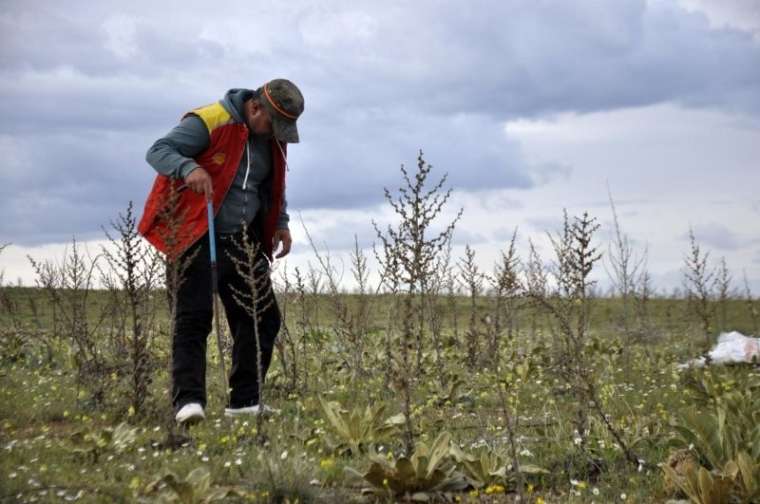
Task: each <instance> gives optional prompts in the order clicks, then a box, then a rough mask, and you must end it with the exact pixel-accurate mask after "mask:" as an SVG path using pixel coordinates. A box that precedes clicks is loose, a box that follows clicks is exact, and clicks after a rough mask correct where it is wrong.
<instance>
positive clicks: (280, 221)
mask: <svg viewBox="0 0 760 504" xmlns="http://www.w3.org/2000/svg"><path fill="white" fill-rule="evenodd" d="M289 222H290V215H288V200H287V198H286V197H285V192H284V191H283V193H282V209H281V210H280V215H279V217H277V226H276V229H289V228H288V223H289Z"/></svg>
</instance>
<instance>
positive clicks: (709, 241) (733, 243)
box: [681, 222, 760, 250]
mask: <svg viewBox="0 0 760 504" xmlns="http://www.w3.org/2000/svg"><path fill="white" fill-rule="evenodd" d="M694 237H695V238H696V240H697V243H701V244H704V245H707V246H709V247H713V248H716V249H719V250H739V249H742V248H744V247H748V246H751V245H755V244H758V243H760V236H742V235H740V234H737V233H736V232H734V231H732V230H731V229H729V228H728V227H727V226H725V225H723V224H720V223H717V222H711V223H705V224H699V225H697V226H694ZM681 239H682V240H688V239H689V234H688V233H684V234H683V235H682V236H681Z"/></svg>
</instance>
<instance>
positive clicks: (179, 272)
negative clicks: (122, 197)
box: [158, 184, 200, 448]
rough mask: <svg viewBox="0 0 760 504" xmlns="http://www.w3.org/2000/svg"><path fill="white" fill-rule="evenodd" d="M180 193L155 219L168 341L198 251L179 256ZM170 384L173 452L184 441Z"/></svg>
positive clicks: (173, 192) (173, 191)
mask: <svg viewBox="0 0 760 504" xmlns="http://www.w3.org/2000/svg"><path fill="white" fill-rule="evenodd" d="M180 196H181V192H180V191H178V190H177V187H176V186H175V185H174V184H172V185H171V187H170V189H169V193H168V195H167V197H166V201H165V202H164V205H163V207H162V208H161V210H160V211H159V219H161V221H162V222H164V223H165V226H161V227H159V228H158V229H159V235H160V239H161V240H162V241H163V242H164V243H165V244H166V251H167V252H166V254H165V255H163V256H161V259H162V265H163V268H164V272H165V275H164V278H165V281H164V282H165V285H164V286H165V288H166V300H167V303H168V307H169V337H170V338H171V339H172V341H173V340H174V338H175V333H176V330H177V328H176V319H177V317H176V315H177V307H178V293H179V289H180V287H182V285H183V284H184V283H185V278H186V273H187V269H188V268H189V267H190V264H192V262H193V260H194V259H195V257H196V255H197V254H198V252H199V250H200V249H199V248H196V249H195V250H193V251H192V252H190V253H189V254H188V253H186V254H182V252H183V250H182V249H181V248H180V244H181V243H183V242H184V240H185V238H186V236H185V234H184V232H183V226H182V222H183V221H184V220H185V213H183V212H182V211H180V210H179V202H180ZM169 348H170V351H169V356H168V365H167V366H166V368H167V369H171V366H172V363H173V361H174V345H173V344H172V345H170V347H169ZM169 376H170V380H172V381H171V383H170V384H169V387H168V389H167V394H168V397H167V401H166V404H167V408H166V411H165V414H164V415H163V418H164V426H165V427H166V432H167V440H166V444H167V446H169V447H172V448H177V447H179V446H181V445H182V444H183V442H185V441H186V438H185V437H184V436H181V435H178V434H177V433H176V431H175V428H176V423H175V421H174V412H173V407H172V406H171V405H172V394H173V393H174V381H173V379H174V378H173V376H172V373H169Z"/></svg>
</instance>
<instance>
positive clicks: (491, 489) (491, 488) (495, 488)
mask: <svg viewBox="0 0 760 504" xmlns="http://www.w3.org/2000/svg"><path fill="white" fill-rule="evenodd" d="M499 493H504V487H503V486H501V485H496V484H494V485H488V487H487V488H486V495H491V494H499Z"/></svg>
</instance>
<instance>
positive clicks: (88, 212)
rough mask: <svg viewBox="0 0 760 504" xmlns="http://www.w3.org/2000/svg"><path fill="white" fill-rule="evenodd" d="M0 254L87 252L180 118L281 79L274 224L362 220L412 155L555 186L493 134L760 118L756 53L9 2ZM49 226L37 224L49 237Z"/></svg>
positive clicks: (500, 28) (665, 17) (634, 1)
mask: <svg viewBox="0 0 760 504" xmlns="http://www.w3.org/2000/svg"><path fill="white" fill-rule="evenodd" d="M0 44H2V50H1V51H0V153H2V154H3V158H4V160H5V164H4V165H3V166H0V174H2V179H3V185H2V187H0V195H2V196H3V201H2V202H1V203H0V211H2V212H3V214H4V215H5V216H7V218H6V219H4V221H3V223H2V224H0V234H2V235H3V236H6V237H7V238H8V239H10V240H12V241H14V242H20V243H40V242H44V241H48V240H58V239H60V238H62V237H68V236H69V235H70V234H73V233H75V234H77V235H83V234H85V233H95V232H97V229H98V227H99V226H100V225H102V224H104V223H106V222H107V221H108V219H110V218H112V217H114V216H115V215H116V213H117V212H118V211H119V210H120V209H122V208H123V207H124V206H125V205H126V201H128V200H130V199H131V200H135V202H136V203H137V206H138V208H139V207H140V205H141V204H142V202H143V201H144V197H145V195H146V193H147V191H148V189H149V186H150V180H151V179H152V176H153V172H152V170H151V169H150V168H149V167H147V166H146V165H145V163H144V160H143V156H144V152H145V150H146V149H147V148H148V146H149V145H150V144H151V143H152V141H153V140H155V138H156V137H158V136H160V135H161V134H163V133H164V132H165V131H168V130H169V129H170V128H171V126H173V124H174V122H175V121H176V120H177V119H178V118H179V117H180V116H181V114H182V113H183V112H184V111H186V110H187V109H190V108H193V107H195V106H198V105H202V104H204V103H208V102H210V101H213V100H216V99H218V98H220V97H221V94H222V93H223V92H224V91H225V90H226V89H227V88H230V87H235V86H241V85H242V86H249V87H254V86H256V85H258V84H260V83H261V82H263V81H264V80H266V79H268V78H271V77H276V76H287V77H289V78H291V79H292V80H294V81H295V82H297V83H298V84H299V85H300V86H301V88H302V89H303V91H304V94H305V95H306V97H307V111H306V113H305V115H304V117H303V118H302V119H301V120H300V121H299V123H300V127H301V131H302V138H303V139H304V141H303V143H302V144H300V145H298V146H294V147H293V148H292V150H291V167H292V169H291V172H290V175H289V193H288V196H289V200H290V204H291V208H293V209H298V208H300V209H309V208H366V207H370V206H372V205H374V204H377V203H379V202H380V201H381V200H382V187H384V186H388V187H389V188H393V187H395V186H396V185H397V184H398V181H399V176H398V166H399V164H400V163H405V164H406V165H407V166H409V167H412V166H413V164H414V157H415V154H416V152H417V150H418V149H419V148H422V149H423V150H424V151H425V154H426V159H427V160H428V161H429V162H431V163H432V164H433V165H434V166H435V171H434V174H438V175H440V174H442V173H444V172H448V173H449V174H450V178H449V181H450V184H451V185H452V186H454V187H455V188H457V189H459V190H469V191H479V190H482V189H490V188H500V187H501V188H509V187H511V188H522V189H528V188H531V187H534V186H536V185H541V184H544V183H547V181H549V180H553V179H555V178H557V177H562V176H566V175H567V174H568V173H569V171H568V170H569V168H567V167H563V166H562V165H532V164H530V163H529V162H527V161H526V160H525V159H524V158H523V155H522V153H521V150H520V146H519V144H517V143H516V142H515V141H514V140H513V139H510V138H509V137H508V136H506V134H505V133H504V131H503V128H502V126H503V122H504V121H507V120H510V119H514V118H518V117H540V116H546V115H550V114H555V113H559V112H563V111H575V112H581V113H583V112H591V111H596V110H605V109H614V108H620V107H630V106H638V105H647V104H652V103H658V102H663V101H671V102H677V103H681V104H683V105H686V106H694V107H704V106H710V107H722V108H725V109H728V110H739V111H743V112H745V113H750V114H755V115H756V114H758V113H760V97H759V96H758V93H757V89H758V84H760V67H758V65H756V64H755V63H756V62H757V61H758V60H759V59H760V47H758V45H757V44H756V43H754V42H753V41H752V37H751V34H749V33H747V32H742V31H738V30H729V29H722V30H712V29H710V26H709V24H708V22H707V19H706V18H705V17H704V15H702V14H699V13H689V12H687V11H685V10H683V9H680V8H678V7H677V6H676V5H675V4H674V3H671V2H658V3H647V2H645V1H644V0H624V1H620V2H615V3H614V5H613V4H607V3H598V2H593V1H591V0H578V1H575V2H572V3H567V2H550V3H543V2H527V1H526V2H492V1H485V0H481V1H476V2H474V3H473V4H470V5H468V6H467V8H465V9H459V10H457V11H455V12H449V11H447V10H443V9H441V8H440V4H439V3H438V2H435V1H432V0H428V1H422V2H416V3H415V4H414V5H413V6H410V5H409V4H408V3H406V2H384V3H383V4H377V3H374V2H359V3H355V4H348V3H344V2H338V1H327V2H323V3H320V4H312V3H311V2H301V3H299V2H288V3H284V2H274V1H271V2H261V3H257V4H256V5H255V6H252V5H251V4H250V3H249V2H242V1H241V2H233V3H231V4H229V5H226V7H225V9H219V8H218V6H217V5H209V4H206V3H192V2H185V3H182V4H176V5H174V4H166V3H155V2H154V3H151V4H146V3H144V2H131V3H129V4H123V3H111V2H98V3H95V4H93V3H91V2H87V3H85V2H81V3H77V2H68V3H66V4H65V5H64V4H60V3H52V2H34V1H30V2H24V3H15V4H12V5H7V6H6V8H5V9H4V12H3V14H2V16H0ZM53 217H54V218H53Z"/></svg>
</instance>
